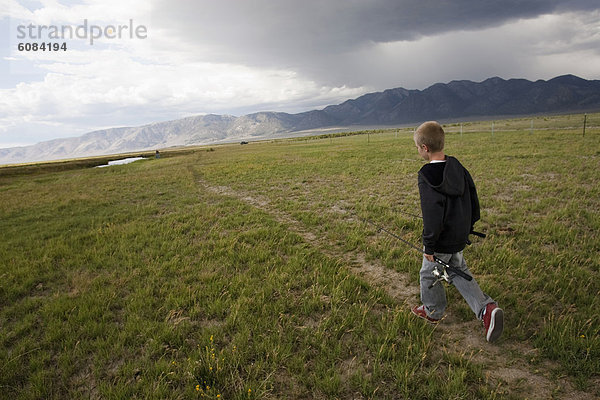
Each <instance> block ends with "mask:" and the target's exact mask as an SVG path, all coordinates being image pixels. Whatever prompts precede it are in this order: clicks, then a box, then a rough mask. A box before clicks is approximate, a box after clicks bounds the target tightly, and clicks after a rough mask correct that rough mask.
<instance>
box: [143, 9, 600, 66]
mask: <svg viewBox="0 0 600 400" xmlns="http://www.w3.org/2000/svg"><path fill="white" fill-rule="evenodd" d="M598 8H599V5H598V3H597V1H583V0H580V1H576V0H573V1H558V0H530V1H522V0H507V1H497V0H468V1H467V0H453V1H438V0H420V1H415V0H401V1H398V0H371V1H365V0H337V1H334V0H305V1H298V0H255V1H250V0H239V1H214V0H207V1H194V0H185V1H172V0H159V2H158V4H157V5H156V8H155V10H154V13H153V24H156V26H157V27H160V28H161V29H166V30H168V31H170V32H171V33H172V34H174V35H175V36H176V37H178V38H179V39H180V40H182V41H184V42H187V43H189V44H191V45H193V46H194V48H196V49H197V54H196V55H197V56H198V57H201V58H204V59H206V60H210V61H218V62H234V63H244V64H246V65H253V66H271V67H281V68H293V69H298V70H300V71H302V72H303V73H305V74H308V75H310V76H313V77H318V76H319V74H320V73H321V72H322V68H323V67H324V66H327V67H331V66H332V65H334V64H335V61H336V60H338V57H339V56H340V55H344V54H348V53H352V52H355V51H357V50H360V49H361V48H364V47H368V46H370V45H372V44H373V43H386V42H394V41H402V40H407V41H410V40H415V39H417V38H420V37H423V36H430V35H436V34H442V33H445V32H451V31H457V30H479V29H483V28H488V27H494V26H499V25H502V24H505V23H507V22H509V21H512V20H516V19H522V18H533V17H536V16H539V15H542V14H549V13H553V12H564V11H581V10H591V9H598Z"/></svg>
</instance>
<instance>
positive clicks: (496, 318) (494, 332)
mask: <svg viewBox="0 0 600 400" xmlns="http://www.w3.org/2000/svg"><path fill="white" fill-rule="evenodd" d="M503 329H504V311H502V309H501V308H494V310H493V311H492V315H491V318H490V327H489V328H488V331H487V335H486V339H487V341H488V342H495V341H496V340H498V339H499V338H500V336H501V335H502V330H503Z"/></svg>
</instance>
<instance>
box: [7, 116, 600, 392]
mask: <svg viewBox="0 0 600 400" xmlns="http://www.w3.org/2000/svg"><path fill="white" fill-rule="evenodd" d="M580 117H581V116H546V117H538V118H535V122H534V127H535V129H536V130H534V131H533V133H530V132H529V128H530V119H520V120H509V121H496V122H495V129H496V131H495V132H494V136H492V135H491V131H490V126H489V122H478V123H469V124H467V123H465V124H464V129H463V134H462V135H461V134H460V133H459V131H458V128H457V125H454V126H449V127H447V129H448V131H449V132H450V133H449V134H448V136H447V140H446V152H447V154H450V155H454V156H457V157H458V158H459V160H461V162H462V163H463V164H464V165H465V166H466V167H467V168H469V170H470V171H471V174H472V175H473V177H474V179H475V182H476V184H477V187H478V191H479V196H480V200H481V205H482V221H481V222H479V223H478V225H477V226H476V227H477V228H479V229H480V230H483V231H485V232H486V233H487V234H488V237H487V238H486V239H485V240H480V239H477V240H476V242H475V244H474V245H472V246H471V247H469V248H468V249H467V250H466V258H467V261H468V262H469V264H470V265H471V269H472V271H473V273H474V274H475V276H476V278H477V279H478V281H479V283H480V285H481V286H482V287H483V289H484V290H485V291H486V292H488V293H489V294H490V295H491V296H492V297H494V298H495V299H497V300H498V301H499V302H500V304H501V305H502V306H503V307H504V308H505V310H506V315H507V321H506V330H505V335H504V337H503V339H502V340H501V343H500V344H499V346H509V345H510V344H523V345H524V346H529V347H532V348H535V349H537V351H536V352H535V353H534V354H535V355H534V356H533V357H531V356H529V355H522V354H513V355H511V357H513V358H514V359H515V360H524V361H525V362H526V363H527V364H528V365H530V366H531V368H532V370H533V369H537V368H542V367H543V368H550V370H551V371H550V373H552V374H553V376H556V377H562V376H567V377H568V379H569V380H570V381H571V382H573V384H574V385H575V386H576V387H577V388H579V389H581V390H584V391H588V392H590V393H595V394H596V395H600V393H599V392H598V389H597V387H595V385H594V382H597V379H598V376H599V375H600V337H599V328H598V327H599V326H600V312H598V310H599V306H600V304H599V302H600V300H599V299H598V293H599V292H600V283H599V278H600V276H599V275H600V271H599V269H600V265H599V261H598V259H597V255H598V253H599V252H600V233H599V232H600V217H599V214H598V210H599V209H600V188H599V186H598V182H600V171H599V169H598V160H599V158H600V144H599V141H598V137H599V135H600V131H599V130H598V128H597V126H598V125H599V124H598V122H599V121H600V115H598V114H593V115H588V130H587V131H586V136H585V137H582V135H581V129H580V128H579V127H577V124H576V123H575V122H577V121H579V120H580V119H581V120H582V118H580ZM580 125H581V124H580ZM571 126H573V128H569V127H571ZM594 126H596V128H594ZM467 127H468V129H467ZM501 127H502V128H503V129H500V128H501ZM590 127H591V128H590ZM214 150H215V151H204V150H203V149H196V150H195V151H190V152H180V153H177V154H173V157H163V158H161V159H159V160H154V159H153V160H148V161H141V162H137V163H133V164H129V165H124V166H115V167H110V168H104V169H93V168H86V169H82V168H80V167H81V166H82V165H78V169H71V168H75V166H73V165H71V164H69V163H66V164H65V165H64V166H60V168H57V167H56V165H53V166H48V165H46V167H44V166H36V167H35V168H34V167H32V166H23V167H12V168H10V169H4V168H0V200H1V203H0V260H2V262H1V263H0V398H7V399H8V398H11V399H12V398H19V399H41V398H44V399H53V398H88V397H89V398H136V397H137V398H157V399H165V398H172V399H187V398H217V396H219V398H222V399H248V398H250V399H252V398H257V399H258V398H277V399H279V398H294V399H298V398H299V399H302V398H306V399H309V398H310V399H312V398H360V397H364V398H377V399H379V398H390V399H391V398H411V399H415V398H416V399H418V398H423V399H425V398H434V397H436V398H446V399H458V398H461V399H463V398H464V399H481V398H484V399H485V398H488V399H494V398H506V397H509V398H510V397H511V396H514V397H515V398H519V397H520V395H519V392H511V391H510V390H509V389H507V388H506V387H505V385H501V384H499V383H498V382H495V381H494V382H492V381H490V380H489V379H487V378H486V374H485V372H484V368H485V367H486V366H485V365H480V364H478V363H477V362H474V361H473V360H471V358H470V357H469V356H468V355H466V354H453V353H451V352H447V351H442V350H441V346H440V333H439V332H437V331H436V330H435V329H433V328H432V327H430V326H428V325H425V324H424V323H422V321H420V320H415V319H414V318H412V316H411V314H410V312H409V310H408V309H405V307H401V306H400V305H399V304H396V303H395V301H394V299H392V298H390V297H389V296H388V295H387V294H386V293H385V291H384V290H381V289H378V288H375V287H373V286H370V285H369V283H368V282H366V281H365V280H364V279H362V278H360V277H357V276H355V275H353V274H352V273H351V270H350V269H349V268H348V265H347V262H346V261H344V260H343V259H340V258H336V257H335V256H333V255H331V254H335V252H330V251H327V249H337V251H338V252H339V251H343V252H348V253H353V252H360V253H363V254H365V255H366V258H367V259H370V260H379V261H380V262H381V263H382V264H384V265H385V266H386V267H388V268H391V269H395V270H397V271H399V272H404V273H408V274H409V275H410V277H411V279H412V282H413V284H414V285H415V286H418V270H419V267H420V258H419V256H418V254H416V253H415V252H413V251H412V250H410V249H408V248H406V247H405V246H404V245H403V244H401V243H399V242H396V241H393V240H391V239H389V238H386V237H384V236H380V235H377V234H376V232H374V230H373V229H372V228H371V227H369V226H368V225H365V224H363V223H360V222H358V221H357V220H356V219H352V218H349V215H350V212H352V213H355V214H357V215H359V216H361V217H368V218H370V219H373V220H376V221H377V222H378V223H380V224H382V225H384V226H386V227H387V228H388V229H391V230H394V231H395V232H397V233H399V234H402V235H403V236H404V237H406V238H407V239H409V240H411V241H412V242H414V243H415V244H418V243H419V240H420V229H421V226H420V221H419V220H418V219H416V218H412V217H410V216H408V215H406V214H404V213H405V212H409V213H413V214H419V213H420V208H419V200H418V189H417V187H416V172H417V171H418V169H419V168H420V167H421V165H422V162H421V161H420V160H419V159H418V156H417V154H416V150H415V149H414V144H413V142H412V131H411V130H408V129H407V130H401V131H400V132H399V133H396V132H395V131H379V132H376V133H375V132H374V133H371V134H369V137H368V138H367V137H366V135H351V136H342V135H333V136H332V137H329V136H327V137H321V138H316V139H315V138H313V139H309V138H304V139H302V140H281V141H273V142H264V143H252V144H250V145H248V146H239V145H231V146H220V147H217V148H215V149H214ZM79 162H81V161H79ZM85 165H87V164H85ZM19 168H24V170H19ZM206 185H209V186H212V187H220V186H226V187H228V188H230V190H232V191H235V192H237V193H240V194H241V195H240V196H228V195H227V194H226V193H216V192H215V191H214V190H208V189H207V186H206ZM247 196H249V197H252V198H254V199H263V200H265V201H268V207H267V208H269V209H272V210H274V212H269V210H268V209H266V208H265V207H262V208H259V207H254V206H253V205H252V204H251V202H250V203H249V202H248V201H244V197H247ZM340 210H342V211H340ZM344 210H345V211H346V212H345V213H344V212H343V211H344ZM275 211H276V212H275ZM278 215H286V216H288V218H290V219H292V218H293V219H294V220H296V221H299V224H301V226H302V227H303V229H304V230H306V231H308V232H311V233H312V234H313V235H314V236H315V237H316V238H317V239H316V240H318V241H319V243H320V247H319V248H316V247H314V246H313V245H311V244H310V243H308V242H307V241H306V240H304V239H303V237H302V236H301V235H299V234H297V233H295V231H294V230H293V229H290V226H289V225H288V223H287V222H286V221H285V220H282V219H281V218H278ZM448 292H449V299H450V308H451V311H453V312H455V313H458V315H460V318H461V319H464V320H469V319H471V318H472V316H471V315H470V314H469V312H465V307H466V306H465V305H464V304H463V303H464V302H462V300H461V299H460V296H459V295H457V294H456V291H455V290H453V289H449V290H448ZM416 301H418V299H415V302H416ZM473 334H474V335H479V334H481V333H480V332H479V331H476V332H473ZM548 363H550V367H548V366H547V365H548ZM500 383H501V382H500Z"/></svg>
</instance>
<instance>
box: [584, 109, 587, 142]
mask: <svg viewBox="0 0 600 400" xmlns="http://www.w3.org/2000/svg"><path fill="white" fill-rule="evenodd" d="M586 122H587V114H583V136H584V137H585V123H586Z"/></svg>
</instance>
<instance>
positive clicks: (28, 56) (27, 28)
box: [0, 0, 600, 148]
mask: <svg viewBox="0 0 600 400" xmlns="http://www.w3.org/2000/svg"><path fill="white" fill-rule="evenodd" d="M92 25H93V26H95V27H97V28H95V29H96V31H94V32H93V33H94V34H96V35H97V34H98V31H100V30H101V31H102V34H101V36H102V37H97V38H95V39H94V40H93V44H91V43H90V37H91V36H92V31H91V26H92ZM53 27H54V28H55V32H54V38H52V37H50V36H49V35H50V33H51V31H52V29H53ZM65 27H66V28H65ZM77 27H81V28H80V29H79V31H77ZM67 28H70V29H71V31H72V32H73V33H72V34H71V37H69V32H70V31H69V30H68V29H67ZM40 29H41V31H40ZM56 29H58V34H59V35H60V34H61V29H62V31H63V32H62V35H63V36H64V39H63V38H61V37H59V38H56V35H57V33H56ZM65 29H67V30H65ZM77 32H79V37H78V36H77ZM84 33H85V35H84ZM39 36H41V38H39ZM84 36H85V37H84ZM33 42H37V43H42V42H46V43H47V42H51V43H58V44H62V43H66V44H67V50H66V51H63V50H59V51H48V50H44V51H42V50H38V51H19V49H18V46H19V43H23V44H25V43H33ZM563 74H575V75H578V76H580V77H582V78H585V79H600V4H599V2H598V0H593V1H592V0H588V1H583V0H582V1H577V0H573V1H552V0H530V1H518V0H509V1H500V0H452V1H449V0H440V1H430V0H419V1H417V0H303V1H298V0H258V1H252V0H220V1H215V0H200V1H199V0H127V1H125V0H81V1H66V0H0V77H1V78H0V148H1V147H10V146H15V145H25V144H33V143H37V142H39V141H44V140H50V139H53V138H59V137H69V136H78V135H81V134H84V133H86V132H89V131H92V130H96V129H102V128H107V127H115V126H135V125H142V124H146V123H151V122H157V121H165V120H170V119H176V118H181V117H185V116H189V115H195V114H202V113H217V114H232V115H243V114H247V113H251V112H256V111H285V112H301V111H306V110H309V109H315V108H322V107H324V106H325V105H328V104H337V103H340V102H342V101H344V100H346V99H349V98H355V97H358V96H360V95H362V94H365V93H368V92H373V91H380V90H384V89H389V88H394V87H404V88H407V89H425V88H426V87H428V86H431V85H433V84H435V83H437V82H444V83H445V82H450V81H452V80H457V79H469V80H473V81H482V80H484V79H486V78H489V77H493V76H499V77H501V78H504V79H510V78H526V79H530V80H537V79H550V78H553V77H555V76H558V75H563Z"/></svg>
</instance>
